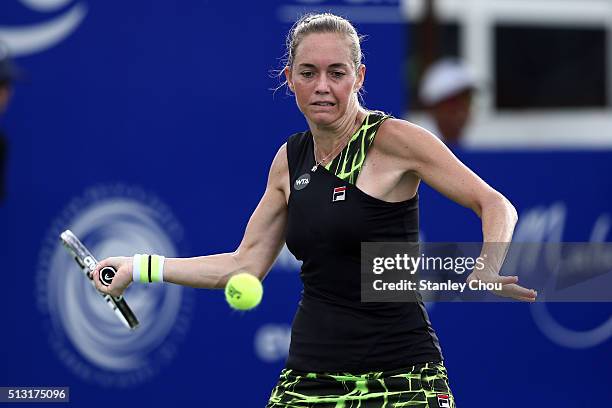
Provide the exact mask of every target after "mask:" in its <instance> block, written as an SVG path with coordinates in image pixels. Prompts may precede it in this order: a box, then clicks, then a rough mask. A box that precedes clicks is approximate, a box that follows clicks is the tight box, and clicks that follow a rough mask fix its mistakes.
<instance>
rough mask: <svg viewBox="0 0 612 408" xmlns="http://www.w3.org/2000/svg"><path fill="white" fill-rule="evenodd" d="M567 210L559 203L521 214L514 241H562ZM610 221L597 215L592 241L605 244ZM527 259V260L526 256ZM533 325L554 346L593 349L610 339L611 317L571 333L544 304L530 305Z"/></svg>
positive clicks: (605, 216) (603, 215)
mask: <svg viewBox="0 0 612 408" xmlns="http://www.w3.org/2000/svg"><path fill="white" fill-rule="evenodd" d="M566 214H567V209H566V207H565V205H564V204H562V203H555V204H553V205H551V206H550V207H549V208H533V209H531V210H529V211H527V212H526V213H525V214H522V216H521V218H520V219H521V221H520V223H519V225H518V226H517V228H516V231H515V234H514V240H515V241H518V242H561V241H562V237H563V230H564V229H565V221H566V217H567V215H566ZM610 226H611V221H610V217H609V216H608V215H607V214H602V215H600V216H599V218H598V219H597V221H595V224H594V225H593V229H592V230H591V237H590V241H591V242H604V241H605V240H606V237H607V236H608V234H609V232H610ZM527 258H529V257H527ZM530 308H531V315H532V317H533V320H534V322H535V323H536V325H537V326H538V328H539V329H540V330H541V331H542V333H543V334H544V335H545V336H546V337H548V338H549V339H550V340H551V341H553V342H554V343H556V344H558V345H560V346H563V347H567V348H575V349H581V348H589V347H595V346H597V345H598V344H601V343H603V342H605V341H607V340H608V339H610V338H611V337H612V316H610V317H608V319H607V320H606V321H604V322H602V323H601V324H599V325H598V326H597V327H595V328H593V329H590V330H573V329H570V328H567V327H565V326H564V325H562V324H561V323H559V322H558V321H557V320H556V318H555V317H554V316H553V314H552V313H551V312H550V310H549V308H554V305H550V306H549V305H547V304H546V303H544V302H536V303H533V304H532V305H530Z"/></svg>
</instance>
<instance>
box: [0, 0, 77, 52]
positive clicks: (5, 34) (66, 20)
mask: <svg viewBox="0 0 612 408" xmlns="http://www.w3.org/2000/svg"><path fill="white" fill-rule="evenodd" d="M20 1H21V3H23V4H24V5H25V6H27V7H29V8H31V9H32V10H34V11H38V12H51V11H56V10H59V9H61V8H62V7H64V6H66V5H67V4H68V3H70V1H71V0H20ZM86 14H87V6H86V5H85V4H82V3H77V4H75V5H74V6H73V7H72V8H70V9H69V10H68V11H66V12H65V13H63V14H61V15H59V16H57V17H55V18H53V19H51V20H48V21H45V22H43V23H36V24H32V25H24V26H17V25H11V26H5V25H2V26H0V39H1V40H2V42H4V43H6V45H7V47H8V48H9V50H10V52H11V55H12V56H14V57H18V56H23V55H29V54H34V53H37V52H41V51H44V50H46V49H48V48H51V47H53V46H54V45H57V44H59V43H60V42H62V41H63V40H64V39H65V38H67V37H68V36H69V35H70V34H72V32H74V30H75V29H76V28H77V27H78V26H79V24H81V22H82V21H83V19H84V18H85V15H86ZM3 23H5V22H4V21H3Z"/></svg>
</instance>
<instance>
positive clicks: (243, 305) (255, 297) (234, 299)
mask: <svg viewBox="0 0 612 408" xmlns="http://www.w3.org/2000/svg"><path fill="white" fill-rule="evenodd" d="M262 296H263V287H262V286H261V282H260V281H259V279H257V278H256V277H255V276H253V275H251V274H249V273H239V274H238V275H234V276H232V277H231V278H230V279H229V280H228V281H227V284H226V285H225V300H227V303H229V305H230V306H231V307H232V308H234V309H236V310H249V309H252V308H254V307H255V306H257V305H258V304H259V302H261V297H262Z"/></svg>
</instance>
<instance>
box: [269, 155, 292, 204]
mask: <svg viewBox="0 0 612 408" xmlns="http://www.w3.org/2000/svg"><path fill="white" fill-rule="evenodd" d="M268 188H273V189H276V190H281V191H282V192H283V193H285V195H286V196H287V197H288V195H289V162H288V161H287V143H284V144H283V145H282V146H281V147H280V148H279V149H278V151H277V152H276V155H275V156H274V160H273V161H272V166H270V173H269V175H268Z"/></svg>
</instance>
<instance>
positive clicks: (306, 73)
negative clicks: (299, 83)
mask: <svg viewBox="0 0 612 408" xmlns="http://www.w3.org/2000/svg"><path fill="white" fill-rule="evenodd" d="M300 75H301V76H303V77H304V78H312V77H313V76H314V73H313V72H312V71H302V72H300Z"/></svg>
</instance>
